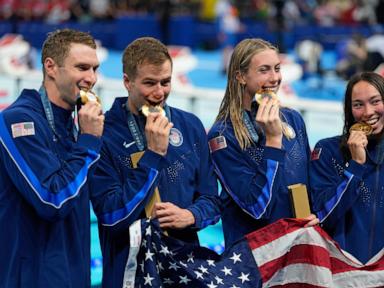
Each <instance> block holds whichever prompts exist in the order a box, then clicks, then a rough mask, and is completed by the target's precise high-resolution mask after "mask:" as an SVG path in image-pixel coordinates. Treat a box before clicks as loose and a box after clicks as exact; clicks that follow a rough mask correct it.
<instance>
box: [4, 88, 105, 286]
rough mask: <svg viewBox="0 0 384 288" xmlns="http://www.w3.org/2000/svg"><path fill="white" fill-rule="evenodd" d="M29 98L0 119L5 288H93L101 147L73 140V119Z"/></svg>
mask: <svg viewBox="0 0 384 288" xmlns="http://www.w3.org/2000/svg"><path fill="white" fill-rule="evenodd" d="M52 106H53V107H52V109H53V114H54V120H55V127H56V129H57V132H58V134H59V135H60V137H59V140H58V141H57V142H54V141H53V133H52V130H51V128H50V127H49V125H48V122H47V120H46V118H45V114H44V110H43V107H42V104H41V101H40V96H39V94H38V92H37V91H35V90H24V91H23V92H22V94H21V96H20V97H19V98H18V99H17V100H16V101H15V103H13V104H12V105H11V106H10V107H8V108H7V109H6V110H4V111H3V112H2V113H1V114H0V140H1V144H0V156H1V158H0V170H1V173H0V187H1V189H0V227H1V229H2V232H1V233H0V259H2V264H1V265H0V287H7V288H10V287H28V288H31V287H66V288H69V287H73V288H78V287H89V286H90V251H89V250H90V232H89V231H90V229H89V225H90V220H89V193H88V189H87V187H86V186H85V185H84V183H85V182H86V180H87V175H88V171H89V169H90V167H91V166H92V164H93V163H95V161H96V160H97V159H98V158H99V154H98V151H99V150H100V146H101V141H100V140H99V139H98V138H96V137H94V136H91V135H84V134H83V135H80V136H79V138H78V141H77V142H74V140H73V133H72V125H73V121H71V119H72V118H71V112H70V111H67V110H64V109H62V108H60V107H57V106H55V105H53V104H52Z"/></svg>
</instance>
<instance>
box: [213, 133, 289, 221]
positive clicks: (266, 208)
mask: <svg viewBox="0 0 384 288" xmlns="http://www.w3.org/2000/svg"><path fill="white" fill-rule="evenodd" d="M226 131H227V130H226ZM220 137H223V138H220ZM209 138H210V145H211V147H212V145H217V144H213V142H214V141H220V145H221V149H217V150H216V151H215V149H212V148H211V151H212V159H213V162H214V165H215V170H216V173H217V174H218V176H219V179H220V182H221V184H222V185H223V186H224V188H225V190H226V191H227V192H228V194H229V195H230V196H231V197H232V199H233V200H234V201H235V202H236V203H237V205H239V207H240V208H241V209H242V210H243V211H244V212H246V213H248V214H249V215H250V216H252V217H253V218H255V219H262V218H264V219H268V218H269V217H270V214H271V210H272V209H271V207H273V202H274V200H275V195H277V191H278V190H279V185H280V184H279V182H280V180H279V179H280V173H281V172H280V171H281V169H280V168H279V166H280V165H281V164H282V163H283V160H284V155H285V151H284V150H281V149H276V148H272V147H260V159H258V161H259V162H258V163H259V164H257V162H256V161H254V160H252V159H251V158H250V157H249V156H248V155H247V154H246V153H247V152H246V151H243V150H241V148H240V146H239V145H238V142H237V140H236V138H235V137H234V135H229V133H225V134H224V135H219V134H218V133H216V134H213V135H212V136H210V137H209ZM223 141H224V144H223Z"/></svg>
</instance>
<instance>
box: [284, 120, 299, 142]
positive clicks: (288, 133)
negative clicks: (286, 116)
mask: <svg viewBox="0 0 384 288" xmlns="http://www.w3.org/2000/svg"><path fill="white" fill-rule="evenodd" d="M281 126H282V129H283V134H284V136H285V137H287V139H288V140H292V139H295V138H296V132H295V130H294V129H293V128H292V126H291V125H289V124H288V123H287V122H284V121H282V122H281Z"/></svg>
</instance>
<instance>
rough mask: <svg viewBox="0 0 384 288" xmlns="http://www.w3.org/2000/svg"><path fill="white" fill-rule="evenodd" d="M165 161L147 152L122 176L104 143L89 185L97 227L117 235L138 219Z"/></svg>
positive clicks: (156, 182)
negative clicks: (133, 167) (134, 166)
mask: <svg viewBox="0 0 384 288" xmlns="http://www.w3.org/2000/svg"><path fill="white" fill-rule="evenodd" d="M164 161H166V160H165V158H164V157H162V156H161V155H159V154H156V153H154V152H152V151H150V150H146V151H145V153H144V154H143V156H142V158H141V159H140V160H139V162H138V167H137V168H135V169H129V172H128V173H127V174H126V175H122V173H121V172H119V171H120V170H119V169H120V168H119V167H116V164H115V162H114V161H113V153H111V151H110V150H109V149H108V146H107V145H106V143H104V144H103V147H102V151H101V157H100V160H99V163H98V165H97V168H96V170H95V173H94V175H93V178H92V179H91V181H90V191H91V200H92V205H93V209H94V211H95V214H96V215H97V218H98V220H99V224H100V225H102V226H103V227H104V228H107V229H110V231H111V232H113V233H119V232H120V231H126V229H128V228H129V226H130V225H131V224H132V223H133V222H134V221H136V220H137V219H139V218H140V214H141V213H142V212H143V211H144V208H145V205H146V203H147V202H148V199H149V198H150V196H151V195H152V194H153V191H154V188H155V187H156V186H157V184H158V175H159V170H160V169H161V167H162V165H165V164H164Z"/></svg>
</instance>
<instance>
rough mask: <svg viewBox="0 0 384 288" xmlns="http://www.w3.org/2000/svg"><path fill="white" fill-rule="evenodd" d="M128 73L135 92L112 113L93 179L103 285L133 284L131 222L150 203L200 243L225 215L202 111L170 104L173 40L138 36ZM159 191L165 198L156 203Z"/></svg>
mask: <svg viewBox="0 0 384 288" xmlns="http://www.w3.org/2000/svg"><path fill="white" fill-rule="evenodd" d="M123 72H124V85H125V87H126V89H127V91H128V94H129V96H128V97H121V98H117V99H116V100H115V102H114V104H113V105H112V108H111V109H110V110H109V111H108V112H107V113H106V122H105V131H104V134H103V147H102V152H101V158H100V162H99V164H98V166H97V169H96V171H95V175H94V178H93V179H92V181H91V187H92V204H93V207H94V210H95V212H96V215H97V216H98V219H99V228H100V233H99V234H100V240H101V248H102V252H103V266H104V267H103V287H119V288H121V287H122V286H123V283H125V285H126V281H125V280H124V281H123V279H126V278H125V275H124V270H125V267H126V265H127V259H128V253H129V250H130V240H129V239H130V238H129V226H130V224H132V223H133V222H134V221H135V220H137V219H139V218H144V217H145V214H144V211H145V210H146V213H147V216H151V217H152V218H157V219H158V221H159V224H160V227H161V228H163V229H164V230H166V231H167V233H168V235H169V236H172V237H175V238H178V239H181V240H184V241H187V242H196V243H198V237H197V230H199V229H201V228H203V227H205V226H207V225H210V224H213V223H215V222H217V221H218V218H219V208H218V205H217V202H216V201H217V200H218V199H217V180H216V178H215V176H214V173H213V166H212V162H211V159H210V154H209V150H208V142H207V135H206V132H205V129H204V127H203V125H202V123H201V121H200V120H199V119H198V118H197V117H196V116H195V115H193V114H191V113H188V112H185V111H182V110H179V109H176V108H173V107H170V106H168V105H167V104H166V100H167V98H168V95H169V93H170V92H171V80H172V59H171V57H170V55H169V52H168V50H167V47H166V46H165V45H164V44H162V43H161V42H159V41H158V40H156V39H154V38H150V37H144V38H139V39H137V40H135V41H133V42H132V43H131V44H129V45H128V46H127V47H126V49H125V51H124V55H123ZM145 115H146V116H145ZM138 153H139V154H142V155H141V158H138V157H137V155H138ZM135 159H139V160H138V162H137V163H135V162H136V160H135ZM135 167H136V168H135ZM157 193H158V195H157ZM154 195H155V196H154ZM152 197H158V198H157V199H158V200H161V202H159V201H158V200H157V201H154V202H156V203H155V204H154V205H153V206H151V205H148V203H149V202H150V201H151V200H152V199H151V198H152Z"/></svg>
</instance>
